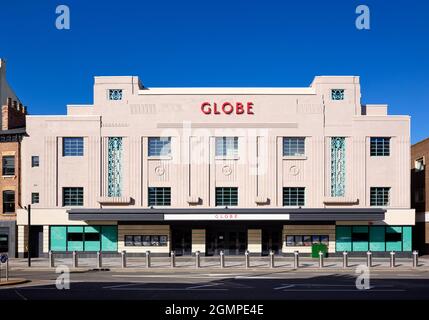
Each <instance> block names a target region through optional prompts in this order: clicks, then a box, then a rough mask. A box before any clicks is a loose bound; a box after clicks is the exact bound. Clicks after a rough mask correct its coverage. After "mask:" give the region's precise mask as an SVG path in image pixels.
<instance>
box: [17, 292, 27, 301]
mask: <svg viewBox="0 0 429 320" xmlns="http://www.w3.org/2000/svg"><path fill="white" fill-rule="evenodd" d="M15 293H16V294H17V295H18V296H19V297H20V298H21V299H22V300H28V299H27V298H26V297H24V296H23V295H22V294H21V293H19V292H18V290H15Z"/></svg>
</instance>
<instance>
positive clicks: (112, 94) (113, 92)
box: [109, 89, 122, 101]
mask: <svg viewBox="0 0 429 320" xmlns="http://www.w3.org/2000/svg"><path fill="white" fill-rule="evenodd" d="M109 100H112V101H117V100H122V89H109Z"/></svg>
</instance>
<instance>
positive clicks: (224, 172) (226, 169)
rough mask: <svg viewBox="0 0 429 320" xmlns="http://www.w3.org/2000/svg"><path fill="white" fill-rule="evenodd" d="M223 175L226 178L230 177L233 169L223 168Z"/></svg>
mask: <svg viewBox="0 0 429 320" xmlns="http://www.w3.org/2000/svg"><path fill="white" fill-rule="evenodd" d="M222 173H223V174H224V175H226V176H229V175H230V174H231V173H232V169H231V167H230V166H223V167H222Z"/></svg>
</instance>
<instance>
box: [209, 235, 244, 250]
mask: <svg viewBox="0 0 429 320" xmlns="http://www.w3.org/2000/svg"><path fill="white" fill-rule="evenodd" d="M246 247H247V236H246V231H244V230H243V231H238V230H226V231H220V230H208V231H207V241H206V252H207V255H219V253H220V251H221V250H223V251H224V253H225V254H226V255H238V254H244V251H245V250H246Z"/></svg>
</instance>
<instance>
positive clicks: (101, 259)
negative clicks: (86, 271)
mask: <svg viewBox="0 0 429 320" xmlns="http://www.w3.org/2000/svg"><path fill="white" fill-rule="evenodd" d="M102 267H103V257H102V255H101V251H97V269H101V268H102Z"/></svg>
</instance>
